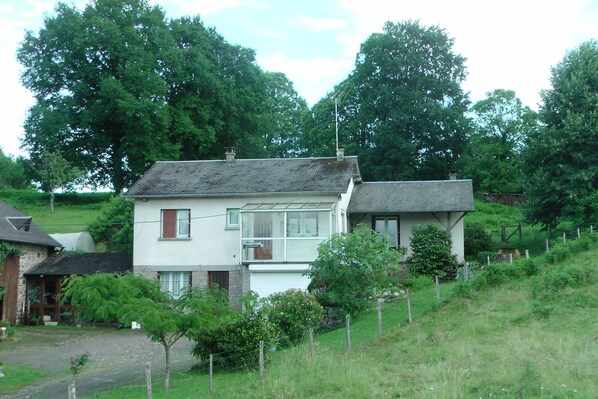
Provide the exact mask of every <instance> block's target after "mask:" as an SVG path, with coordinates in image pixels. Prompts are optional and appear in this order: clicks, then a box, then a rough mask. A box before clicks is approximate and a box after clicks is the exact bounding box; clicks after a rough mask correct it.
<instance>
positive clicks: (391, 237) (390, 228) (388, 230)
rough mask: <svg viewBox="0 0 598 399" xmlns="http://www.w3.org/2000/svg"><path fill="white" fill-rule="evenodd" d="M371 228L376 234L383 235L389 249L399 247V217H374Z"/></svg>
mask: <svg viewBox="0 0 598 399" xmlns="http://www.w3.org/2000/svg"><path fill="white" fill-rule="evenodd" d="M373 225H374V226H373V228H374V230H375V231H376V232H378V233H380V234H382V235H384V236H385V237H386V238H387V239H388V242H389V243H390V246H391V247H394V248H398V247H399V237H400V234H399V217H398V216H374V218H373Z"/></svg>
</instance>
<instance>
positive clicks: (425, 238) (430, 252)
mask: <svg viewBox="0 0 598 399" xmlns="http://www.w3.org/2000/svg"><path fill="white" fill-rule="evenodd" d="M412 234H413V236H412V238H411V252H412V255H411V257H410V258H409V263H410V264H411V270H412V271H413V272H415V273H416V274H419V275H422V276H432V277H434V276H438V277H444V276H445V275H447V274H448V273H451V272H454V271H455V270H456V269H457V266H458V265H457V257H456V256H455V255H453V254H452V253H451V252H452V248H453V242H452V239H451V233H449V232H448V231H446V230H444V229H442V228H440V227H439V226H438V225H436V224H424V225H421V226H416V227H414V228H413V230H412Z"/></svg>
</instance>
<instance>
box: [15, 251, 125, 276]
mask: <svg viewBox="0 0 598 399" xmlns="http://www.w3.org/2000/svg"><path fill="white" fill-rule="evenodd" d="M132 271H133V256H132V254H128V253H116V254H115V253H89V254H73V255H56V256H52V257H50V258H47V259H45V260H44V261H43V262H41V263H40V264H38V265H37V266H35V267H34V268H33V269H31V270H29V271H28V272H27V273H25V275H28V276H39V275H42V274H43V275H45V276H70V275H71V274H76V275H79V276H85V275H89V274H95V273H119V274H124V273H129V272H132Z"/></svg>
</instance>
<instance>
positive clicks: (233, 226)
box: [226, 208, 241, 230]
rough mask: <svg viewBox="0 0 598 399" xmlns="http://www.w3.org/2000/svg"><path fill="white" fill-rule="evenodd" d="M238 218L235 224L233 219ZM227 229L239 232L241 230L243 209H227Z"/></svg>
mask: <svg viewBox="0 0 598 399" xmlns="http://www.w3.org/2000/svg"><path fill="white" fill-rule="evenodd" d="M234 216H236V218H237V222H236V223H233V220H232V218H233V217H234ZM226 228H227V229H235V230H239V229H240V228H241V209H240V208H226Z"/></svg>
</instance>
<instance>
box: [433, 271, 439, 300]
mask: <svg viewBox="0 0 598 399" xmlns="http://www.w3.org/2000/svg"><path fill="white" fill-rule="evenodd" d="M434 281H436V304H437V305H440V281H439V280H438V276H434Z"/></svg>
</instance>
